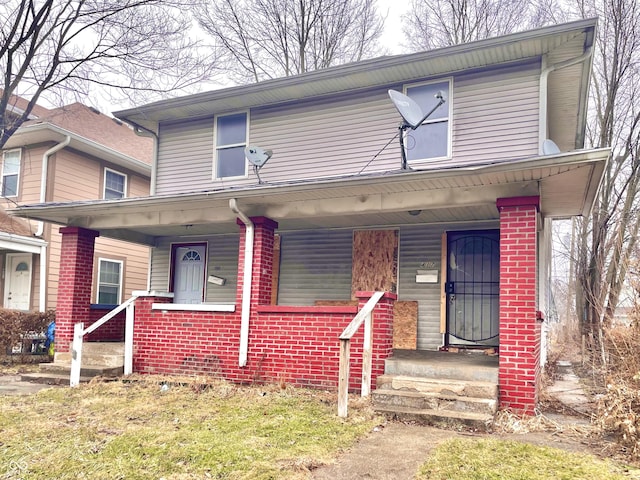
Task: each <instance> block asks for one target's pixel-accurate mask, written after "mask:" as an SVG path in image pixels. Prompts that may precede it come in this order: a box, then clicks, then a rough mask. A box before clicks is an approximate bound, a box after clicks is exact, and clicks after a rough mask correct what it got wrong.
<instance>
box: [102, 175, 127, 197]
mask: <svg viewBox="0 0 640 480" xmlns="http://www.w3.org/2000/svg"><path fill="white" fill-rule="evenodd" d="M126 193H127V176H126V175H125V174H124V173H120V172H116V171H115V170H111V169H110V168H105V169H104V199H105V200H110V199H113V198H124V197H126Z"/></svg>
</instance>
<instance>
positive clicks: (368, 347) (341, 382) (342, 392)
mask: <svg viewBox="0 0 640 480" xmlns="http://www.w3.org/2000/svg"><path fill="white" fill-rule="evenodd" d="M383 295H384V292H375V293H374V294H373V295H372V296H371V298H370V299H369V301H368V302H367V303H365V305H364V307H362V310H360V311H359V312H358V314H357V315H356V316H355V317H353V320H351V323H349V325H347V328H345V329H344V331H343V332H342V335H340V365H339V372H338V416H339V417H343V418H344V417H346V416H347V406H348V403H349V356H350V350H351V337H353V335H354V334H355V333H356V332H357V331H358V328H360V325H362V324H363V323H364V342H363V347H362V386H361V388H360V394H361V395H362V396H363V397H366V396H368V395H369V393H370V392H371V358H372V354H373V320H372V315H371V313H372V312H373V309H374V307H375V306H376V304H377V303H378V301H379V300H380V299H381V298H382V296H383Z"/></svg>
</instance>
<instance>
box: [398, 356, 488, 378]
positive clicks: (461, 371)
mask: <svg viewBox="0 0 640 480" xmlns="http://www.w3.org/2000/svg"><path fill="white" fill-rule="evenodd" d="M498 362H499V360H498V356H497V355H495V356H491V355H485V354H484V353H483V352H481V351H476V350H460V351H459V352H456V353H453V352H438V351H429V350H394V351H393V353H392V355H391V357H389V358H388V359H387V361H386V366H385V373H387V374H394V373H398V374H400V373H401V374H404V375H415V376H433V377H436V378H447V377H448V378H457V379H460V380H471V381H485V382H495V383H497V382H498Z"/></svg>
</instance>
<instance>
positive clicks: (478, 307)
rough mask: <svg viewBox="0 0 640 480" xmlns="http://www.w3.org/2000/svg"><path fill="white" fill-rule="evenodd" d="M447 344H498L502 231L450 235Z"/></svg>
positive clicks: (448, 240)
mask: <svg viewBox="0 0 640 480" xmlns="http://www.w3.org/2000/svg"><path fill="white" fill-rule="evenodd" d="M447 253H448V255H447V257H448V261H447V264H448V265H447V283H446V285H445V290H446V292H445V293H446V298H447V331H446V338H445V341H446V345H456V346H467V347H474V346H498V343H499V338H498V327H499V292H500V290H499V289H500V232H499V231H498V230H482V231H467V232H450V233H449V234H448V236H447Z"/></svg>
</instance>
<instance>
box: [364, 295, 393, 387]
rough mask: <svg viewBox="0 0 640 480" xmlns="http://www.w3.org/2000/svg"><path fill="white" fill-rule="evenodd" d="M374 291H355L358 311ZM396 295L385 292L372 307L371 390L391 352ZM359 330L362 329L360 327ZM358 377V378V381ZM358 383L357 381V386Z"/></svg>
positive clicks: (382, 371)
mask: <svg viewBox="0 0 640 480" xmlns="http://www.w3.org/2000/svg"><path fill="white" fill-rule="evenodd" d="M374 293H375V292H356V298H357V299H358V311H360V310H362V307H364V305H365V303H367V302H368V301H369V299H370V298H371V296H372V295H373V294H374ZM397 299H398V295H396V294H395V293H389V292H387V293H385V294H384V295H383V296H382V298H381V299H380V301H379V302H378V303H377V304H376V306H375V307H374V309H373V345H372V346H373V352H372V358H371V390H375V388H376V379H377V378H378V376H380V375H382V374H383V373H384V363H385V360H386V359H387V358H389V357H390V356H391V353H392V352H393V307H394V306H395V303H396V300H397ZM361 330H364V329H363V328H362V327H361ZM359 381H360V378H358V382H359ZM357 388H360V384H359V383H358V387H357Z"/></svg>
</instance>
